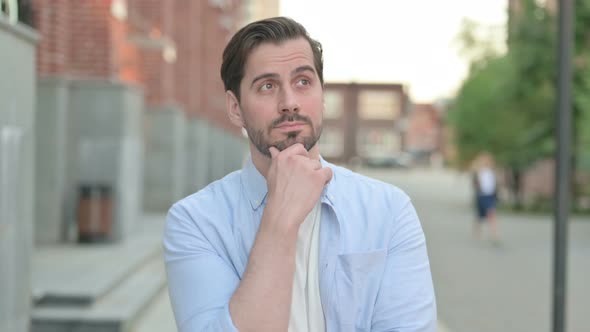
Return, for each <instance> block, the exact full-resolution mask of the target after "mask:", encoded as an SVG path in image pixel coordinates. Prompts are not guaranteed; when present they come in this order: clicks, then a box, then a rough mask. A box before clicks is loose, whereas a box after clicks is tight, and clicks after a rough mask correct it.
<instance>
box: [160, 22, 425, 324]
mask: <svg viewBox="0 0 590 332" xmlns="http://www.w3.org/2000/svg"><path fill="white" fill-rule="evenodd" d="M322 67H323V63H322V49H321V45H320V44H319V43H318V42H316V41H314V40H312V39H311V38H310V37H309V36H308V34H307V32H306V30H305V28H304V27H303V26H301V25H300V24H299V23H297V22H295V21H293V20H291V19H288V18H284V17H277V18H273V19H267V20H263V21H258V22H254V23H252V24H249V25H247V26H246V27H244V28H242V29H241V30H240V31H238V32H237V33H236V35H235V36H234V37H233V38H232V39H231V40H230V42H229V44H228V45H227V47H226V49H225V51H224V53H223V64H222V66H221V77H222V79H223V82H224V85H225V89H226V105H227V111H228V114H229V118H230V119H231V121H232V123H234V124H235V125H237V126H239V127H243V128H245V129H246V131H247V133H248V136H249V138H250V153H251V159H250V160H249V161H248V162H247V164H246V165H245V166H244V168H243V169H242V170H241V171H238V172H234V173H232V174H229V175H228V176H226V177H224V178H223V179H221V180H219V181H216V182H214V183H212V184H210V185H209V186H207V187H206V188H205V189H203V190H201V191H199V192H198V193H196V194H194V195H192V196H189V197H187V198H185V199H183V200H181V201H180V202H178V203H176V204H175V205H174V206H173V207H172V208H171V209H170V211H169V214H168V220H167V224H166V231H165V236H164V247H165V259H166V269H167V274H168V286H169V291H170V298H171V302H172V307H173V309H174V314H175V318H176V323H177V326H178V329H179V330H180V331H183V332H188V331H241V332H246V331H257V332H259V331H273V332H275V331H290V332H295V331H310V332H316V331H338V332H345V331H434V330H435V325H436V308H435V299H434V291H433V286H432V279H431V275H430V267H429V262H428V257H427V252H426V244H425V240H424V234H423V232H422V229H421V226H420V223H419V220H418V217H417V215H416V212H415V210H414V208H413V206H412V204H411V202H410V199H409V198H408V197H407V196H406V195H405V194H404V193H403V192H402V191H401V190H399V189H397V188H395V187H393V186H391V185H387V184H384V183H381V182H378V181H376V180H371V179H368V178H366V177H363V176H360V175H358V174H355V173H352V172H350V171H348V170H346V169H343V168H341V167H337V166H334V165H331V164H329V163H327V162H325V161H324V160H323V159H321V157H320V151H319V147H318V144H317V142H318V140H319V138H320V135H321V132H322V112H323V110H324V105H323V83H324V82H323V73H322Z"/></svg>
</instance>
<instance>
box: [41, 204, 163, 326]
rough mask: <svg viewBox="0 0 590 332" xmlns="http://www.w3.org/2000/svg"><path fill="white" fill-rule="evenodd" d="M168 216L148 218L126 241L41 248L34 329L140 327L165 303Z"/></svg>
mask: <svg viewBox="0 0 590 332" xmlns="http://www.w3.org/2000/svg"><path fill="white" fill-rule="evenodd" d="M164 219H165V217H164V216H163V215H158V216H155V215H152V216H145V217H144V218H143V219H142V220H141V225H142V226H141V228H140V229H138V230H137V232H135V233H134V234H133V235H131V236H130V237H129V238H128V239H127V240H126V241H124V242H122V243H116V244H91V245H79V244H75V245H60V246H53V247H43V248H38V249H37V252H36V253H35V254H34V257H33V280H32V282H33V289H32V290H33V299H34V303H33V310H32V314H31V320H32V321H31V332H131V331H136V330H137V329H136V326H137V325H138V324H139V323H140V321H141V320H142V319H145V315H144V312H145V311H146V309H148V308H149V307H150V306H153V305H154V302H156V301H155V300H156V299H158V301H159V302H162V303H165V302H164V301H167V299H166V298H165V297H162V296H161V294H162V293H163V292H164V288H165V283H166V277H165V271H164V263H163V258H162V244H161V243H162V242H161V239H162V232H163V226H164ZM158 305H159V306H162V305H161V304H158ZM147 311H149V310H147ZM142 315H143V316H142ZM167 319H170V320H172V319H173V318H172V317H168V318H167ZM171 326H173V321H172V325H171ZM138 332H140V331H138Z"/></svg>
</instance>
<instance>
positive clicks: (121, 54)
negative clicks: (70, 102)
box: [33, 0, 242, 134]
mask: <svg viewBox="0 0 590 332" xmlns="http://www.w3.org/2000/svg"><path fill="white" fill-rule="evenodd" d="M113 2H121V3H123V4H126V8H127V17H126V18H123V19H118V18H115V17H114V16H113V14H112V12H111V9H112V8H111V7H112V4H113ZM33 15H34V23H35V24H34V25H35V26H36V28H37V29H38V30H39V32H40V35H41V41H40V43H39V47H38V57H37V59H38V73H39V74H41V75H62V76H69V77H81V78H101V79H118V80H121V81H124V82H137V83H140V84H141V85H142V86H143V87H144V90H145V93H146V102H147V104H152V105H157V104H165V103H169V102H172V103H178V104H180V105H181V106H182V107H183V108H184V109H185V110H186V112H187V113H188V115H200V116H204V117H206V118H208V119H210V120H212V121H213V122H215V123H216V124H217V125H218V126H221V127H223V128H225V129H227V130H230V131H232V132H234V133H236V134H237V133H239V132H240V130H239V128H235V127H234V126H233V125H231V124H230V122H229V120H228V119H227V115H226V113H225V92H224V90H223V84H222V82H221V78H220V74H219V69H220V66H221V55H222V52H223V48H224V47H225V45H226V43H227V42H228V41H229V38H230V37H231V35H232V34H233V32H234V31H236V29H237V28H238V26H239V25H240V24H241V22H242V20H241V18H242V1H217V2H214V1H209V0H126V1H125V0H83V1H82V0H51V1H46V0H33ZM167 43H169V44H170V45H174V46H175V48H176V61H175V62H167V61H165V59H164V57H163V47H164V45H166V44H167Z"/></svg>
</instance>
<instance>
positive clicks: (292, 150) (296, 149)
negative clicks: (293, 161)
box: [283, 143, 308, 157]
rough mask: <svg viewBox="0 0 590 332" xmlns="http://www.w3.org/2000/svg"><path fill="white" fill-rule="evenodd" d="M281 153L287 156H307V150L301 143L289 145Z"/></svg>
mask: <svg viewBox="0 0 590 332" xmlns="http://www.w3.org/2000/svg"><path fill="white" fill-rule="evenodd" d="M283 152H286V154H288V155H301V156H305V157H307V156H308V153H307V150H306V149H305V147H304V146H303V144H301V143H295V144H293V145H291V146H290V147H288V148H286V149H285V150H283Z"/></svg>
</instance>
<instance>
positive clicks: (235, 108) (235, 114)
mask: <svg viewBox="0 0 590 332" xmlns="http://www.w3.org/2000/svg"><path fill="white" fill-rule="evenodd" d="M225 108H226V111H227V116H229V120H230V121H231V123H233V124H234V125H236V126H238V127H244V119H242V112H241V110H240V102H238V98H236V95H234V93H233V92H231V91H230V90H227V91H225Z"/></svg>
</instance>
